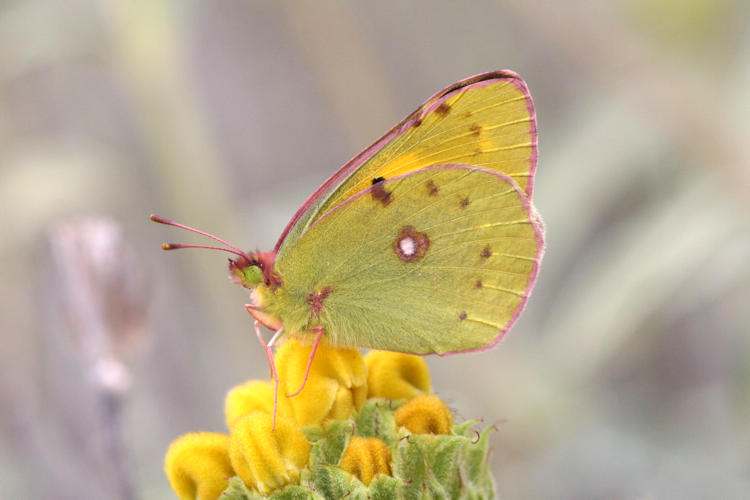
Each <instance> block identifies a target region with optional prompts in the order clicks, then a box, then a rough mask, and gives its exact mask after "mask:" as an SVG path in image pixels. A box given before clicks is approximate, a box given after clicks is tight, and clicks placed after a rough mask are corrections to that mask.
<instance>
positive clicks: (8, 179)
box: [0, 0, 750, 499]
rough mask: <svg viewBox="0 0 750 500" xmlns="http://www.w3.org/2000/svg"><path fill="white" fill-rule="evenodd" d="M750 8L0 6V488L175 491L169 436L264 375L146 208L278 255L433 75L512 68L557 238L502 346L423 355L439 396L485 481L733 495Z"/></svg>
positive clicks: (211, 426) (748, 163)
mask: <svg viewBox="0 0 750 500" xmlns="http://www.w3.org/2000/svg"><path fill="white" fill-rule="evenodd" d="M749 20H750V8H749V7H748V4H747V2H744V1H743V0H684V1H678V0H669V1H661V2H651V1H646V0H616V1H611V2H587V1H581V0H572V1H568V2H536V1H522V0H517V1H516V0H513V1H507V2H506V1H495V2H488V1H476V2H466V3H464V4H458V3H457V2H452V1H430V2H427V1H419V2H397V1H383V2H365V1H357V2H345V1H342V0H340V1H324V2H312V1H310V2H291V1H283V2H273V1H265V2H253V1H240V0H228V1H219V2H197V1H177V0H174V1H171V2H170V1H154V0H139V1H135V0H106V1H105V0H102V1H97V0H70V1H66V2H59V1H54V0H8V1H5V2H3V3H2V6H0V255H1V260H0V297H1V300H0V322H1V325H0V370H1V372H0V373H1V374H2V379H1V380H0V440H1V441H0V497H2V498H56V499H81V498H118V497H119V498H122V497H123V495H125V496H127V488H123V486H122V483H123V482H125V483H128V482H129V484H130V485H131V486H130V487H131V492H133V493H134V495H135V496H137V497H138V498H143V499H157V498H158V499H161V498H172V497H173V496H172V493H171V490H170V489H169V487H168V485H167V482H166V479H165V477H164V474H163V471H162V459H163V455H164V451H165V450H166V448H167V446H168V444H169V442H170V441H171V440H172V439H174V438H175V437H177V436H178V435H179V434H181V433H184V432H187V431H191V430H214V431H222V430H223V429H224V424H223V415H222V408H223V398H224V394H225V392H226V391H227V390H228V389H229V388H230V387H231V386H232V385H235V384H237V383H239V382H241V381H243V380H245V379H248V378H262V377H266V376H267V368H266V365H265V362H264V359H263V356H262V352H261V350H260V348H259V346H258V344H257V341H256V339H255V338H254V335H253V333H252V330H251V322H250V318H249V317H248V316H247V314H246V313H245V311H244V310H243V308H242V304H243V303H244V300H245V297H246V295H245V293H244V291H243V290H241V289H240V288H238V287H235V286H233V285H231V284H230V283H229V282H228V281H227V279H226V267H225V266H226V261H225V259H224V256H222V255H220V254H216V253H212V252H191V251H185V252H178V253H172V254H167V253H164V252H160V251H159V244H160V243H161V242H162V241H165V240H176V241H181V242H186V241H197V240H198V239H197V238H193V237H192V236H190V235H188V234H186V233H185V234H179V233H177V232H175V230H173V229H170V228H166V227H164V226H159V225H156V224H152V223H149V222H148V214H149V213H151V212H156V213H159V214H162V215H166V216H170V217H172V218H175V219H177V220H179V221H182V222H185V223H188V224H191V225H195V226H198V227H201V228H204V229H207V230H210V231H212V232H214V233H216V234H219V235H221V236H223V237H224V238H226V239H228V240H229V241H231V242H233V243H235V244H237V245H239V246H241V247H244V248H246V249H255V248H260V249H269V248H270V247H271V246H272V245H273V244H274V242H275V240H276V238H277V237H278V235H279V234H280V232H281V230H282V228H283V227H284V225H285V224H286V221H287V220H288V219H289V218H290V217H291V215H292V214H293V213H294V211H295V210H296V208H297V207H298V206H299V205H300V204H301V203H302V201H303V200H304V199H305V198H306V197H307V195H308V194H309V193H311V192H312V191H313V189H314V188H316V187H317V186H318V185H319V184H320V183H321V182H322V181H323V180H324V179H325V178H326V177H327V176H328V175H329V174H331V173H332V172H333V171H334V170H335V169H336V168H338V166H340V165H341V164H343V163H344V162H345V161H346V160H348V159H349V158H350V157H351V156H353V155H354V154H356V153H357V152H358V151H359V150H360V149H361V148H363V147H364V146H366V145H368V144H369V143H370V142H372V141H373V140H374V139H376V138H377V137H379V136H380V135H381V134H382V133H383V132H385V131H386V130H388V129H389V128H390V127H391V126H393V125H394V124H395V123H396V122H397V121H399V120H400V119H401V118H402V117H403V116H405V115H406V114H407V113H409V112H411V111H412V110H413V109H414V108H416V107H417V106H418V105H419V104H420V103H421V102H422V101H423V100H424V99H425V98H427V97H428V96H429V95H431V94H432V93H434V92H436V91H437V90H439V89H441V88H443V87H444V86H446V85H448V84H449V83H452V82H454V81H456V80H459V79H461V78H464V77H466V76H469V75H472V74H476V73H480V72H484V71H489V70H494V69H503V68H509V69H513V70H515V71H517V72H518V73H520V74H521V75H522V76H523V77H524V78H525V79H526V81H527V82H528V84H529V87H530V88H531V91H532V95H533V97H534V100H535V103H536V107H537V113H538V120H539V128H540V147H541V149H540V164H539V170H538V177H537V190H536V193H535V199H536V205H537V207H538V209H539V211H540V212H541V214H542V215H543V217H544V219H545V221H546V224H547V239H548V250H547V254H546V257H545V260H544V265H543V266H542V272H541V275H540V279H539V282H538V285H537V288H536V291H535V293H534V296H533V298H532V300H531V301H530V304H529V307H528V309H527V312H526V313H525V315H524V316H523V317H522V319H521V321H520V322H519V324H518V325H517V326H516V327H515V328H514V330H513V331H512V332H511V333H510V334H509V335H508V337H507V338H506V339H505V340H504V341H503V342H502V343H501V344H500V345H499V346H498V347H497V348H496V349H494V350H492V351H488V352H484V353H481V354H472V355H462V356H454V357H450V358H443V359H437V358H430V359H429V360H428V361H429V364H430V367H431V370H432V376H433V383H434V388H435V390H436V391H437V392H438V394H440V395H441V396H442V397H443V398H445V399H446V400H447V401H448V402H449V404H450V406H451V407H453V408H455V410H456V412H457V419H459V420H460V419H463V418H477V417H481V418H483V419H484V421H485V423H486V425H491V424H493V423H496V424H497V428H498V431H497V432H496V433H495V434H494V436H493V453H492V457H491V460H492V467H493V469H494V471H495V475H496V479H497V486H498V492H499V495H500V496H501V497H504V498H529V499H542V498H570V499H574V498H576V499H578V498H612V499H619V498H623V499H625V498H747V497H748V495H750V418H749V417H750V337H749V336H748V328H749V327H750V217H749V216H748V215H749V211H750V147H749V146H748V138H749V137H750V119H749V118H748V115H749V112H750V29H749V28H750V22H749ZM83 216H89V217H90V216H107V217H110V218H112V219H113V220H114V221H116V222H117V223H118V224H119V225H121V228H122V236H123V238H124V240H125V241H126V243H127V245H129V246H130V254H128V253H127V252H124V251H119V250H117V248H118V247H117V240H116V238H115V239H114V240H112V239H109V240H108V239H107V238H104V239H105V240H106V241H104V242H101V241H100V242H98V243H97V245H100V246H98V247H95V248H99V249H100V251H99V252H96V251H95V252H93V253H94V255H93V258H94V260H97V259H98V260H97V262H99V264H100V265H101V266H103V269H108V270H109V271H107V272H110V274H112V276H114V278H112V277H111V276H110V277H109V278H106V279H105V280H104V281H105V282H106V284H105V285H101V283H100V285H101V286H100V288H97V289H95V292H96V294H95V297H94V298H95V299H96V300H97V301H102V302H103V303H105V304H108V306H107V307H109V308H110V309H109V310H110V312H111V313H112V314H110V316H111V317H109V320H110V322H114V323H113V324H115V326H116V328H114V331H115V333H116V334H112V333H111V331H110V337H112V338H107V331H109V330H107V329H106V328H105V329H104V334H103V335H104V337H102V333H101V331H100V332H99V334H92V333H90V332H88V331H86V328H87V327H90V324H89V323H86V320H85V316H86V315H85V314H84V313H81V312H80V310H76V307H78V308H79V309H81V308H83V309H84V310H85V309H86V307H87V305H86V304H89V305H91V301H87V300H83V303H80V301H79V302H78V303H76V302H75V301H72V300H71V299H70V297H71V296H72V295H74V292H75V290H73V291H71V288H70V287H71V286H73V287H74V286H75V284H73V285H71V283H70V280H69V279H68V278H66V274H65V273H66V271H65V266H66V265H67V266H68V267H69V268H71V269H77V268H76V267H75V266H76V265H79V266H80V265H81V262H77V260H81V259H82V257H83V256H85V255H83V254H81V253H80V252H79V253H76V252H75V251H72V252H70V249H71V248H73V249H75V246H74V245H73V247H71V246H70V244H69V245H68V247H65V244H64V243H60V241H61V238H62V240H63V241H68V243H70V241H69V238H68V237H66V236H64V234H66V233H65V228H66V227H68V226H66V225H65V224H66V223H68V222H69V221H71V220H76V219H77V218H79V217H83ZM105 232H106V231H105ZM61 234H63V236H61ZM68 236H69V235H68ZM100 236H101V235H100ZM65 238H68V240H65ZM97 238H98V237H97ZM113 241H114V243H113ZM107 242H109V243H107ZM61 245H62V247H61ZM112 245H114V247H113V246H112ZM60 248H68V253H67V254H66V253H65V252H64V251H60ZM113 248H114V249H113ZM60 255H63V257H60ZM65 255H67V257H65ZM66 259H67V260H66ZM71 262H72V263H71ZM66 263H67V264H66ZM71 266H72V267H71ZM74 274H75V273H74ZM105 274H106V273H105ZM107 280H109V281H107ZM73 281H75V280H73ZM120 285H121V286H120ZM89 298H91V297H89ZM97 303H98V302H97ZM71 310H72V311H73V312H72V313H71ZM76 311H77V312H76ZM112 311H114V312H112ZM76 314H78V315H79V316H81V315H82V316H84V319H83V320H81V318H80V317H79V318H78V320H77V321H76V320H75V318H74V320H71V319H70V317H71V315H72V316H75V315H76ZM118 314H119V316H118ZM113 318H114V319H113ZM87 325H88V326H87ZM100 326H101V325H100ZM82 329H83V331H82ZM92 335H93V337H92ZM97 335H99V336H97ZM92 346H93V347H92ZM92 353H93V354H92ZM100 358H102V359H100ZM103 394H104V396H103ZM107 395H109V398H108V396H107ZM103 422H104V424H103ZM107 422H109V423H107ZM118 436H119V438H118ZM113 457H114V458H113ZM118 457H119V458H118ZM118 460H119V462H118ZM118 463H119V465H118Z"/></svg>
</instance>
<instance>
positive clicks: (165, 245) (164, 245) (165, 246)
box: [161, 243, 175, 250]
mask: <svg viewBox="0 0 750 500" xmlns="http://www.w3.org/2000/svg"><path fill="white" fill-rule="evenodd" d="M161 249H162V250H174V249H175V248H174V246H173V245H172V244H171V243H162V244H161Z"/></svg>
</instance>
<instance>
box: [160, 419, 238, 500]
mask: <svg viewBox="0 0 750 500" xmlns="http://www.w3.org/2000/svg"><path fill="white" fill-rule="evenodd" d="M164 470H165V471H166V473H167V479H168V480H169V484H170V485H171V486H172V489H173V490H174V491H175V493H177V496H178V497H180V499H181V500H216V499H217V498H219V495H221V492H222V491H224V489H225V488H226V487H227V479H229V478H230V477H232V476H233V475H234V471H233V470H232V465H231V464H230V462H229V436H227V435H225V434H216V433H213V432H200V433H192V434H185V435H184V436H181V437H179V438H178V439H177V440H175V441H174V442H173V443H172V444H171V445H170V446H169V450H167V456H166V457H165V459H164Z"/></svg>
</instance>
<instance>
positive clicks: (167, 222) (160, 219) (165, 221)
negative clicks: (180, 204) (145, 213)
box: [149, 214, 172, 225]
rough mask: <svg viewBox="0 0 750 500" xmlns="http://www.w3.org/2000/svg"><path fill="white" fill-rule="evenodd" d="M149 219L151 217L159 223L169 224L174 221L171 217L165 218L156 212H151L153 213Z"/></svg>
mask: <svg viewBox="0 0 750 500" xmlns="http://www.w3.org/2000/svg"><path fill="white" fill-rule="evenodd" d="M149 219H151V220H152V221H154V222H158V223H159V224H167V225H170V223H171V222H172V221H170V220H169V219H165V218H164V217H160V216H158V215H156V214H151V215H150V216H149Z"/></svg>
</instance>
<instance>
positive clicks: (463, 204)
mask: <svg viewBox="0 0 750 500" xmlns="http://www.w3.org/2000/svg"><path fill="white" fill-rule="evenodd" d="M470 203H471V202H470V201H469V198H464V199H462V200H461V208H466V207H468V206H469V204H470Z"/></svg>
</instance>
